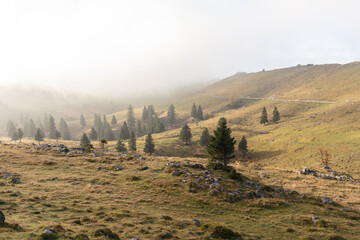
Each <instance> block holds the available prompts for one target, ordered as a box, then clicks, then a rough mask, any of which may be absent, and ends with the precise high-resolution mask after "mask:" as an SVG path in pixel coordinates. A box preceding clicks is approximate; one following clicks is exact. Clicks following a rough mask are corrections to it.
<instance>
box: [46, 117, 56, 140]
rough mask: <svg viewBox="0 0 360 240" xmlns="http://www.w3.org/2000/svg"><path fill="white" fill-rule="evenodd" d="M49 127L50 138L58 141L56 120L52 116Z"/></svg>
mask: <svg viewBox="0 0 360 240" xmlns="http://www.w3.org/2000/svg"><path fill="white" fill-rule="evenodd" d="M48 126H49V138H50V139H56V126H55V119H54V118H53V116H51V115H50V117H49V125H48Z"/></svg>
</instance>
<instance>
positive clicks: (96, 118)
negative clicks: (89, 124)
mask: <svg viewBox="0 0 360 240" xmlns="http://www.w3.org/2000/svg"><path fill="white" fill-rule="evenodd" d="M94 127H95V130H96V133H97V137H98V138H102V136H103V135H104V131H103V122H102V121H101V116H100V114H95V116H94Z"/></svg>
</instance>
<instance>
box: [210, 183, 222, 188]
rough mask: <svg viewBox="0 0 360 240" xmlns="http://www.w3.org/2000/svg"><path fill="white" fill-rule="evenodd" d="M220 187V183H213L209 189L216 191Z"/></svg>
mask: <svg viewBox="0 0 360 240" xmlns="http://www.w3.org/2000/svg"><path fill="white" fill-rule="evenodd" d="M219 187H220V183H217V182H214V183H212V184H210V189H216V188H219Z"/></svg>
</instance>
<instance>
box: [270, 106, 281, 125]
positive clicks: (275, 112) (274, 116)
mask: <svg viewBox="0 0 360 240" xmlns="http://www.w3.org/2000/svg"><path fill="white" fill-rule="evenodd" d="M279 120H280V114H279V111H278V109H277V107H276V106H275V107H274V111H273V118H272V121H273V123H277V122H278V121H279Z"/></svg>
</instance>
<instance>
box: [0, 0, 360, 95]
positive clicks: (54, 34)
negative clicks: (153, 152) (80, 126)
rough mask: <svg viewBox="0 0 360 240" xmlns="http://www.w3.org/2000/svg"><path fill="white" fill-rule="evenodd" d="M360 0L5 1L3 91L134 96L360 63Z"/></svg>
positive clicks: (0, 28)
mask: <svg viewBox="0 0 360 240" xmlns="http://www.w3.org/2000/svg"><path fill="white" fill-rule="evenodd" d="M359 9H360V1H357V0H353V1H350V0H337V1H333V0H301V1H295V0H291V1H290V0H262V1H261V0H233V1H232V0H177V1H174V0H128V1H121V0H114V1H107V0H98V1H92V0H58V1H56V0H44V1H37V0H32V1H29V0H23V1H18V0H11V1H1V2H0V84H2V85H3V84H10V83H11V84H14V83H15V84H18V85H35V86H51V87H52V88H60V89H64V88H65V89H66V88H68V89H70V90H72V91H78V90H79V91H82V92H96V93H99V94H100V93H101V94H104V93H106V94H108V95H110V94H112V95H116V94H118V95H122V94H133V93H135V92H137V93H139V92H142V91H151V90H152V89H166V88H167V87H174V86H181V85H186V84H190V83H192V82H201V81H208V80H213V79H221V78H224V77H227V76H229V75H232V74H234V73H236V72H239V71H245V72H254V71H259V70H261V69H263V68H265V69H274V68H282V67H288V66H292V65H296V64H298V63H301V64H306V63H335V62H337V63H346V62H352V61H357V60H359V59H360V29H359V26H360V15H359Z"/></svg>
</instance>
